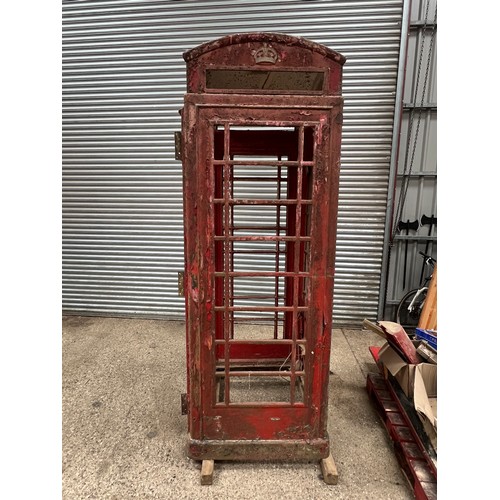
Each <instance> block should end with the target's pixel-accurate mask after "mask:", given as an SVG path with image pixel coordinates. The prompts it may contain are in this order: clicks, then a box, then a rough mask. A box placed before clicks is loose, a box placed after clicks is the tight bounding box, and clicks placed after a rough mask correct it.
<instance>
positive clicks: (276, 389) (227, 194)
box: [181, 33, 345, 484]
mask: <svg viewBox="0 0 500 500" xmlns="http://www.w3.org/2000/svg"><path fill="white" fill-rule="evenodd" d="M184 59H185V61H186V63H187V94H186V95H185V101H184V108H183V110H182V136H181V137H182V139H181V143H182V153H181V159H182V163H183V183H184V238H185V275H184V291H185V298H186V325H187V326H186V328H187V336H186V340H187V385H188V392H187V395H186V398H185V403H186V408H187V414H188V428H189V435H190V439H189V446H188V454H189V456H190V457H191V458H193V459H196V460H202V461H203V464H202V483H204V484H211V473H212V469H213V463H214V462H213V461H214V460H285V461H288V460H306V461H309V460H316V459H317V460H321V465H322V468H323V474H324V477H325V481H327V482H329V483H332V484H334V483H335V482H336V471H335V464H334V462H333V460H332V458H331V455H330V450H329V437H328V433H327V411H328V375H329V362H330V339H331V328H332V296H333V275H334V261H335V241H336V226H337V206H338V178H339V159H340V142H341V125H342V105H343V98H342V97H341V80H342V66H343V64H344V62H345V58H344V57H343V56H342V55H341V54H339V53H337V52H334V51H333V50H331V49H329V48H327V47H325V46H323V45H319V44H317V43H314V42H311V41H309V40H305V39H302V38H297V37H292V36H287V35H282V34H273V33H244V34H237V35H231V36H226V37H224V38H220V39H218V40H215V41H212V42H209V43H205V44H203V45H200V46H198V47H196V48H194V49H192V50H189V51H187V52H186V53H184Z"/></svg>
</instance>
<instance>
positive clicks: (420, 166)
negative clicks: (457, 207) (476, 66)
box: [384, 0, 437, 319]
mask: <svg viewBox="0 0 500 500" xmlns="http://www.w3.org/2000/svg"><path fill="white" fill-rule="evenodd" d="M436 13H437V1H436V0H413V1H412V4H411V12H410V32H409V38H408V53H407V62H406V78H405V85H404V91H403V102H404V103H405V109H404V112H403V116H402V120H401V142H400V150H399V155H398V158H397V161H398V169H397V173H398V175H397V178H396V194H395V207H394V209H395V213H394V221H393V224H394V225H397V223H398V221H399V220H403V221H407V220H410V221H415V220H418V221H420V220H421V218H422V215H426V216H427V217H430V216H431V215H434V216H435V217H437V73H436V69H437V67H436V64H437V31H436V30H437V26H436V25H435V24H434V23H435V16H436ZM424 23H426V24H427V28H426V29H425V30H424V29H423V24H424ZM433 33H434V35H433ZM426 74H427V76H426ZM424 84H425V85H424ZM424 86H425V92H424ZM421 104H423V107H422V108H421V109H420V108H419V106H420V105H421ZM414 106H416V107H414ZM419 122H420V123H419ZM412 158H413V160H412ZM405 165H406V175H407V174H408V173H409V169H410V166H411V175H410V176H409V181H408V187H407V190H406V198H405V200H404V202H403V203H402V205H401V206H402V208H401V216H400V217H398V215H397V213H396V212H397V207H398V204H399V203H400V201H399V200H400V193H401V186H402V183H403V180H404V177H405V176H404V175H403V174H404V172H405ZM429 237H430V238H429ZM405 238H406V235H405V234H401V233H399V232H397V231H396V232H395V239H394V245H393V247H392V250H391V257H390V262H389V264H390V267H389V271H388V286H387V298H386V307H385V311H384V317H385V318H386V319H395V318H394V315H395V313H396V306H397V304H398V303H399V301H400V300H401V298H402V297H403V296H404V294H406V293H407V292H408V291H410V290H412V289H414V288H417V287H418V286H419V284H420V276H421V271H422V264H423V259H422V257H421V256H420V255H419V252H425V251H426V250H427V253H428V254H430V255H432V256H433V257H434V258H436V257H437V227H436V226H434V227H433V228H432V229H431V234H430V235H429V226H420V227H419V228H418V229H417V231H410V234H409V239H405ZM427 239H430V241H429V243H428V244H427ZM407 241H408V250H407V257H406V260H407V273H406V283H405V287H403V273H404V267H405V265H404V262H405V253H406V242H407ZM430 271H431V270H430V269H429V268H426V269H425V271H424V277H426V276H428V275H429V274H430Z"/></svg>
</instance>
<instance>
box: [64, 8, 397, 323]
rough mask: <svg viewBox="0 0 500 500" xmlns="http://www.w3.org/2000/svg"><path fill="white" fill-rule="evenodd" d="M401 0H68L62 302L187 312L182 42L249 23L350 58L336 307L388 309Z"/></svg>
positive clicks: (130, 311)
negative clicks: (178, 153) (177, 135)
mask: <svg viewBox="0 0 500 500" xmlns="http://www.w3.org/2000/svg"><path fill="white" fill-rule="evenodd" d="M401 12H402V0H385V1H381V0H380V1H378V0H365V1H357V0H349V1H326V0H319V1H312V2H311V1H303V0H296V1H285V0H281V1H269V0H252V1H243V0H236V1H231V2H226V1H189V0H187V1H167V0H158V1H155V0H152V1H138V0H111V1H99V0H93V1H86V0H83V1H69V0H66V1H63V308H64V310H65V311H66V312H68V313H74V314H94V315H122V314H123V315H132V316H145V317H164V318H175V317H183V313H184V300H183V299H182V298H181V297H178V294H177V273H178V272H179V271H181V270H182V269H183V228H182V185H181V184H182V183H181V165H180V163H179V162H178V161H176V160H175V159H174V141H173V134H174V132H175V131H176V130H180V117H179V114H178V110H179V109H180V108H181V107H182V100H183V95H184V92H185V64H184V61H183V59H182V53H183V52H184V51H185V50H187V49H190V48H193V47H195V46H197V45H199V44H200V43H203V42H206V41H209V40H212V39H215V38H218V37H221V36H224V35H227V34H229V33H235V32H244V31H273V32H281V33H286V34H290V35H296V36H304V37H306V38H309V39H311V40H314V41H316V42H319V43H323V44H325V45H327V46H329V47H331V48H333V49H334V50H337V51H339V52H341V53H342V54H344V55H345V56H346V57H347V63H346V65H345V66H344V97H345V113H344V129H343V146H342V158H341V181H340V205H339V218H338V240H337V261H336V278H335V294H334V320H335V321H336V323H337V324H338V325H339V324H352V323H359V322H360V321H361V320H362V319H363V318H365V317H367V318H372V319H374V318H375V317H376V315H377V306H378V295H379V287H380V276H381V261H382V246H383V238H384V222H385V215H386V201H387V185H388V173H389V162H390V151H391V137H392V128H393V114H394V95H395V88H396V77H397V67H398V57H399V45H400V29H401V26H400V21H401Z"/></svg>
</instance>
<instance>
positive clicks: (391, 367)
mask: <svg viewBox="0 0 500 500" xmlns="http://www.w3.org/2000/svg"><path fill="white" fill-rule="evenodd" d="M413 343H414V344H415V347H418V345H419V343H420V342H419V341H414V342H413ZM379 361H380V362H381V363H382V364H383V365H384V367H385V368H386V369H387V370H388V371H389V373H390V374H391V375H392V376H393V377H394V378H395V379H396V380H397V382H398V383H399V385H400V386H401V389H402V390H403V392H404V393H405V394H406V396H407V397H408V399H409V400H410V401H413V404H414V407H415V410H416V411H417V414H418V416H419V418H420V420H421V421H422V424H423V427H424V430H425V432H426V433H427V435H428V436H429V439H430V441H431V444H432V446H433V447H434V449H435V450H436V452H437V365H435V364H431V363H427V362H422V363H419V364H416V365H411V364H408V363H407V362H406V361H404V360H403V359H402V358H401V357H400V356H399V354H398V353H397V352H396V351H395V350H394V349H393V348H392V347H391V346H390V345H389V344H387V343H386V344H384V345H383V346H382V347H381V349H380V351H379Z"/></svg>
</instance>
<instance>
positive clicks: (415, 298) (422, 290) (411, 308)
mask: <svg viewBox="0 0 500 500" xmlns="http://www.w3.org/2000/svg"><path fill="white" fill-rule="evenodd" d="M428 289H429V287H427V286H423V287H422V288H420V289H419V290H418V292H417V293H416V294H415V296H414V297H413V299H412V301H411V302H410V304H409V305H408V311H409V312H412V311H413V304H414V303H415V300H417V298H418V297H419V295H421V294H422V293H423V292H425V291H426V290H428Z"/></svg>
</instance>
